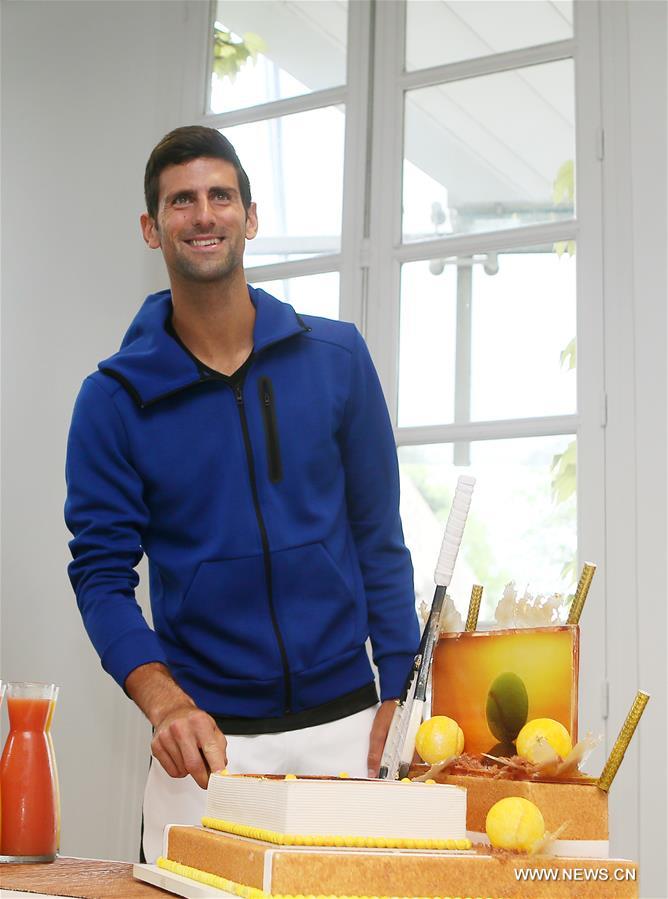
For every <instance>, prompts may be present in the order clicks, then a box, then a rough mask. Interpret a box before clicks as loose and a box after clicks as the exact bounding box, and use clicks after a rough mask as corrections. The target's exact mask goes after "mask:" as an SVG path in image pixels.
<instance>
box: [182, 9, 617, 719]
mask: <svg viewBox="0 0 668 899" xmlns="http://www.w3.org/2000/svg"><path fill="white" fill-rule="evenodd" d="M216 8H217V3H216V0H211V3H210V14H209V22H208V26H207V27H208V31H207V37H206V40H207V44H206V46H207V48H208V49H207V61H206V67H205V68H206V71H205V73H204V79H205V88H204V91H203V92H200V94H199V97H200V101H199V102H198V105H199V106H200V109H201V110H202V115H201V117H200V119H199V122H200V123H201V124H205V125H209V126H210V127H215V128H226V127H232V126H233V125H239V124H245V123H248V122H258V121H264V120H266V119H269V118H274V117H276V116H281V115H288V114H292V113H297V112H304V111H307V110H313V109H320V108H323V107H326V106H330V105H344V107H345V115H346V121H345V139H344V140H345V143H344V177H343V210H342V231H341V250H340V252H339V253H336V254H327V255H321V256H315V257H311V258H309V259H302V260H294V261H287V262H279V263H272V264H269V265H262V266H254V267H253V268H252V270H250V269H249V272H248V273H249V278H250V280H252V282H253V283H258V284H261V283H262V282H263V281H264V282H266V281H272V280H279V279H286V278H295V277H300V276H304V275H310V274H320V273H326V272H338V273H339V276H340V302H339V315H340V318H341V319H343V320H347V321H352V322H354V323H355V324H356V325H357V326H358V327H359V329H360V330H361V332H362V334H363V335H364V337H365V339H366V341H367V344H368V346H369V349H370V351H371V354H372V356H373V359H374V363H375V365H376V368H377V371H378V374H379V377H380V380H381V384H382V386H383V390H384V393H385V398H386V401H387V404H388V409H389V412H390V417H391V420H392V424H393V427H394V433H395V440H396V443H397V446H398V447H400V446H406V445H416V444H434V443H439V444H442V443H452V442H456V441H478V440H494V439H500V438H514V437H530V436H551V435H559V434H573V435H574V436H575V437H576V439H577V546H578V558H579V562H578V564H579V566H580V567H581V564H582V561H583V560H586V559H592V560H600V561H601V562H603V561H604V560H605V547H606V544H605V540H606V527H605V426H606V423H607V413H606V407H607V399H606V393H605V370H604V358H605V357H604V343H603V341H604V333H605V328H604V325H605V322H604V315H603V271H604V268H603V229H602V223H603V197H602V184H603V174H602V165H601V163H602V160H603V155H604V154H603V129H602V111H601V85H600V77H601V76H600V47H599V42H600V31H601V26H600V22H599V19H600V15H601V11H600V4H599V3H598V2H593V3H581V2H578V0H574V3H573V14H574V34H573V37H572V38H571V39H568V40H562V41H555V42H553V43H549V44H541V45H537V46H534V47H528V48H522V49H519V50H512V51H509V52H505V53H499V54H493V55H489V56H485V57H479V58H475V59H470V60H464V61H458V62H454V63H449V64H445V65H440V66H434V67H430V68H426V69H418V70H412V71H410V72H406V71H404V46H405V8H406V7H405V0H396V2H393V3H382V2H375V0H353V2H349V5H348V44H347V61H346V83H345V84H344V85H342V86H340V87H336V88H329V89H327V90H321V91H314V92H312V93H310V94H305V95H302V96H299V97H294V98H287V99H282V100H276V101H272V102H269V103H264V104H261V105H257V106H253V107H248V108H245V109H239V110H234V111H231V112H227V113H220V114H213V113H210V112H209V111H208V101H209V83H210V77H211V76H210V73H211V56H212V48H211V41H210V37H209V36H210V34H211V33H212V30H213V22H214V21H215V16H216ZM569 58H572V59H573V61H574V67H575V93H576V96H575V156H576V166H575V171H576V193H575V195H576V203H577V212H576V215H575V217H574V218H572V219H570V220H567V221H561V222H556V223H548V224H539V225H523V226H521V227H517V228H507V229H503V230H499V231H491V232H481V233H474V234H470V235H469V234H466V235H455V236H451V237H448V236H446V237H443V238H438V239H434V240H429V241H419V242H411V243H406V244H404V243H403V242H402V225H401V204H402V168H403V130H404V129H403V121H404V97H405V93H406V91H408V90H414V89H416V88H420V87H428V86H433V85H435V84H441V83H446V82H449V81H456V80H460V79H463V78H472V77H477V76H481V75H489V74H493V73H495V72H500V71H509V70H512V69H515V68H518V67H523V66H527V65H538V64H541V63H547V62H556V61H558V60H563V59H569ZM202 97H204V103H203V104H202V103H201V100H202ZM202 107H203V108H202ZM260 200H261V198H260ZM571 239H572V240H576V242H577V248H578V249H577V276H576V277H577V290H576V296H577V299H576V303H577V312H576V316H577V328H576V331H577V346H578V360H577V411H576V412H575V413H573V414H571V415H558V416H542V417H531V418H515V419H502V420H499V421H482V422H481V421H475V422H470V423H456V424H444V425H438V426H426V427H402V428H399V427H397V409H398V366H399V336H400V335H399V322H400V315H399V313H400V286H401V285H400V280H401V265H402V264H403V263H406V262H411V261H418V260H428V259H431V258H434V257H438V258H442V257H446V256H456V255H473V254H479V253H483V252H489V251H494V250H496V251H503V250H512V249H519V248H525V247H530V246H539V245H545V244H550V243H553V242H555V241H557V240H571ZM482 488H483V485H480V487H479V489H482ZM605 592H606V584H605V573H604V572H603V571H599V573H598V576H597V578H595V580H594V585H593V586H592V590H591V595H590V596H591V598H590V600H589V603H588V608H587V612H586V615H587V628H586V631H583V634H582V644H583V651H582V653H581V663H580V670H581V672H582V676H583V682H585V683H587V684H588V685H589V689H588V691H587V692H586V693H584V694H583V695H582V696H581V697H580V709H581V715H582V719H583V720H584V721H586V722H587V724H588V726H591V727H593V728H596V727H597V724H598V726H600V728H601V729H604V727H605V718H606V717H607V691H606V683H605V674H604V672H605V671H606V664H605V628H606V615H605V604H604V601H603V597H604V596H605ZM597 684H598V685H599V689H597V688H596V686H595V685H597Z"/></svg>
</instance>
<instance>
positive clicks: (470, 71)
mask: <svg viewBox="0 0 668 899" xmlns="http://www.w3.org/2000/svg"><path fill="white" fill-rule="evenodd" d="M573 50H574V42H573V41H572V40H566V41H554V42H553V43H550V44H540V45H538V46H536V47H523V48H522V49H520V50H509V51H507V52H505V53H493V54H490V55H489V56H482V57H479V58H477V59H465V60H462V61H461V62H451V63H447V64H445V65H442V66H433V67H432V68H429V69H417V70H416V71H414V72H406V73H405V74H404V75H403V77H402V79H401V86H402V87H403V89H404V90H415V89H416V88H420V87H431V86H433V85H437V84H447V83H448V82H449V81H462V80H463V79H465V78H479V77H480V76H482V75H495V74H496V73H497V72H507V71H513V70H515V69H520V68H523V67H525V66H535V65H541V64H542V63H545V62H558V61H559V60H561V59H569V58H570V57H571V56H572V55H573Z"/></svg>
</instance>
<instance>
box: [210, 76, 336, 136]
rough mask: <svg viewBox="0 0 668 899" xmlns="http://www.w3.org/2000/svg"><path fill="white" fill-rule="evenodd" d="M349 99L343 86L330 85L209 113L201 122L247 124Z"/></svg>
mask: <svg viewBox="0 0 668 899" xmlns="http://www.w3.org/2000/svg"><path fill="white" fill-rule="evenodd" d="M346 101H347V90H346V87H345V85H343V86H342V87H330V88H327V89H326V90H321V91H313V92H312V93H310V94H302V95H300V96H299V97H286V99H284V100H271V101H270V102H269V103H258V104H256V105H255V106H247V107H245V108H244V109H233V110H231V111H230V112H217V113H208V114H207V115H204V116H203V117H202V119H201V121H200V123H199V124H201V125H208V127H209V128H233V127H234V126H235V125H247V124H249V123H250V122H264V121H265V120H266V119H275V118H279V117H280V116H286V115H295V114H296V113H299V112H310V111H311V110H314V109H323V108H324V107H326V106H338V105H343V104H344V103H346Z"/></svg>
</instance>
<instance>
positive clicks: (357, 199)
mask: <svg viewBox="0 0 668 899" xmlns="http://www.w3.org/2000/svg"><path fill="white" fill-rule="evenodd" d="M371 21H372V5H371V2H370V0H357V2H355V3H350V4H349V6H348V69H347V101H346V137H345V151H344V174H343V215H342V229H341V282H340V283H341V287H340V302H339V316H340V318H341V319H343V320H344V321H352V322H355V324H356V325H357V326H358V328H360V329H363V327H364V308H363V307H364V280H365V278H364V268H365V264H366V260H365V258H364V247H365V245H366V239H367V234H366V229H365V207H366V197H367V194H368V171H367V168H368V162H369V155H370V149H371V148H370V71H369V70H370V61H369V60H370V55H371V54H370V48H371V42H372V35H371Z"/></svg>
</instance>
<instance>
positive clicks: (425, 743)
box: [415, 715, 464, 765]
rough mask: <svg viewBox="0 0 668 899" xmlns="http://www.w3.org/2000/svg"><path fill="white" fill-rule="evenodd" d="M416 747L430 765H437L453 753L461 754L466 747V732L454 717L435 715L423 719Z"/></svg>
mask: <svg viewBox="0 0 668 899" xmlns="http://www.w3.org/2000/svg"><path fill="white" fill-rule="evenodd" d="M415 748H416V749H417V751H418V755H419V756H420V758H421V759H423V760H424V761H425V762H427V764H428V765H435V764H436V763H437V762H442V761H444V760H445V759H449V758H452V756H453V755H461V753H462V751H463V749H464V733H463V731H462V729H461V727H460V726H459V725H458V724H457V722H456V721H453V720H452V718H448V717H447V716H446V715H434V717H433V718H428V719H427V720H426V721H423V722H422V724H421V725H420V727H419V728H418V732H417V735H416V737H415Z"/></svg>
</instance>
